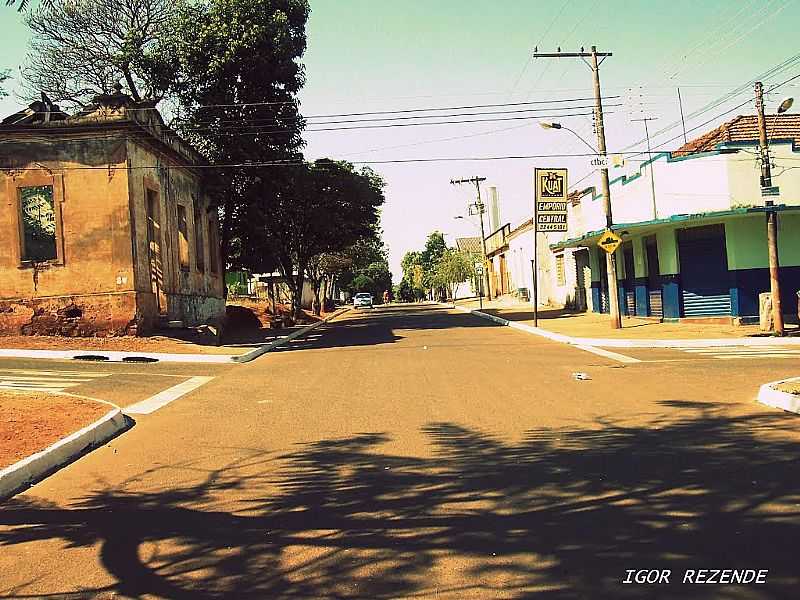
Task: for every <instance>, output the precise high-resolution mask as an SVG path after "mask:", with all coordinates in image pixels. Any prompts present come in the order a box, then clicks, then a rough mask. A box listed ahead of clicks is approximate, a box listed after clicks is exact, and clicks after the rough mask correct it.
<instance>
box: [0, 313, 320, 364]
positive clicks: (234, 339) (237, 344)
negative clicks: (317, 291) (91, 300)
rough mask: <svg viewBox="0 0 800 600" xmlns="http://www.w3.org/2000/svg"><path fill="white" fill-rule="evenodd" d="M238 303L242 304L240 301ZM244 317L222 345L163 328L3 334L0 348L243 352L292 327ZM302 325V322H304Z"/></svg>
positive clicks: (309, 320)
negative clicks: (111, 333)
mask: <svg viewBox="0 0 800 600" xmlns="http://www.w3.org/2000/svg"><path fill="white" fill-rule="evenodd" d="M236 306H240V305H239V304H237V305H236ZM244 311H246V312H245V315H247V316H246V317H245V318H242V314H241V313H238V314H237V315H236V317H235V322H234V323H232V324H231V326H230V327H228V328H226V330H225V334H224V336H223V339H222V343H221V344H220V345H214V344H213V343H212V340H210V339H209V338H207V337H203V336H202V335H200V334H199V333H198V332H196V331H195V330H192V329H186V330H175V331H161V332H159V334H158V335H152V336H145V337H133V336H120V337H105V338H101V337H90V338H80V337H75V338H72V337H61V336H36V335H33V336H28V335H9V336H2V337H0V348H24V349H26V350H85V351H87V352H90V351H92V350H94V351H101V352H102V351H105V352H115V351H117V352H158V353H169V354H244V353H245V352H248V351H250V350H252V349H253V348H256V347H258V346H260V345H262V344H267V343H269V342H271V341H273V340H274V339H275V338H276V337H280V336H282V335H286V334H287V333H289V332H291V331H292V330H293V329H292V328H287V327H284V328H281V329H272V328H269V327H266V326H265V324H268V323H269V320H268V316H266V315H264V314H261V311H259V310H257V309H256V308H255V307H251V306H246V307H244ZM330 314H331V313H322V315H321V316H320V317H317V316H315V315H313V314H310V313H309V314H306V315H305V317H304V319H303V323H302V324H306V323H314V322H315V321H319V320H320V319H324V318H325V317H327V316H330ZM302 324H301V325H302Z"/></svg>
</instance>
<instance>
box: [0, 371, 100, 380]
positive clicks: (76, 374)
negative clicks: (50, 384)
mask: <svg viewBox="0 0 800 600" xmlns="http://www.w3.org/2000/svg"><path fill="white" fill-rule="evenodd" d="M0 373H13V374H19V375H35V376H42V375H45V376H50V375H56V376H62V375H63V376H69V377H86V378H88V379H92V378H94V377H109V376H110V375H111V373H96V372H93V371H70V370H67V369H64V370H63V371H62V370H57V371H46V370H41V371H40V370H39V369H0Z"/></svg>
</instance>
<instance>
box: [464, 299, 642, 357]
mask: <svg viewBox="0 0 800 600" xmlns="http://www.w3.org/2000/svg"><path fill="white" fill-rule="evenodd" d="M456 310H460V311H462V312H468V313H471V314H473V315H475V316H476V317H481V318H483V319H488V320H489V321H494V322H495V323H497V324H499V325H505V326H507V327H510V328H511V329H518V330H519V331H524V332H526V333H532V334H534V335H538V336H540V337H543V338H547V339H549V340H552V341H554V342H561V343H562V344H568V345H570V346H574V347H575V348H579V349H580V350H584V351H586V352H591V353H592V354H597V355H599V356H604V357H605V358H610V359H611V360H616V361H617V362H621V363H628V364H630V363H638V362H642V361H641V360H639V359H638V358H633V357H632V356H625V355H624V354H618V353H616V352H609V351H608V350H603V349H601V348H597V347H596V346H593V345H591V344H577V343H575V338H571V337H569V336H566V335H562V334H560V333H553V332H552V331H547V330H546V329H541V328H539V327H533V326H531V325H528V324H526V323H520V322H518V321H509V320H508V319H503V318H501V317H496V316H494V315H490V314H488V313H485V312H481V311H479V310H469V309H464V308H461V307H460V306H457V307H456Z"/></svg>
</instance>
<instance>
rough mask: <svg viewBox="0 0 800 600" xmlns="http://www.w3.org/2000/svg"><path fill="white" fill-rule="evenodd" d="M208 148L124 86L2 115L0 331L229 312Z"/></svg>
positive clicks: (191, 320) (127, 328)
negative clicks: (69, 108)
mask: <svg viewBox="0 0 800 600" xmlns="http://www.w3.org/2000/svg"><path fill="white" fill-rule="evenodd" d="M200 166H202V159H201V157H200V155H199V154H198V153H197V152H196V151H195V150H194V149H192V148H191V147H190V146H189V145H188V144H187V143H186V142H184V141H183V140H181V139H180V138H179V137H178V136H177V135H176V134H175V133H174V132H172V131H171V130H170V129H169V128H168V127H166V126H165V125H164V122H163V120H162V119H161V117H160V115H159V114H158V112H157V111H156V110H155V109H154V108H153V107H152V106H149V105H144V104H136V103H134V102H133V101H132V99H131V98H130V97H128V96H127V95H125V94H123V93H121V91H120V90H119V89H118V90H117V92H116V93H114V94H108V95H103V96H98V97H97V98H96V99H95V102H94V103H93V104H92V105H91V106H89V107H87V109H85V110H83V111H82V112H80V113H78V114H76V115H73V116H69V115H67V114H65V113H63V112H62V111H60V110H59V109H58V107H57V106H54V105H52V104H51V103H50V102H49V101H47V99H46V98H44V97H43V101H42V102H36V103H34V104H32V105H31V107H30V108H28V109H26V110H24V111H22V112H20V113H17V114H15V115H12V116H10V117H8V118H6V119H5V120H4V121H3V122H2V125H0V235H2V238H3V243H2V244H0V333H5V334H9V333H23V334H61V335H72V336H83V335H107V334H134V333H138V334H142V333H147V332H150V331H152V330H153V329H155V328H156V327H158V325H159V323H161V324H166V322H168V321H172V322H173V324H175V322H182V323H183V324H185V325H186V326H192V325H198V324H201V323H204V322H206V321H209V320H216V319H220V318H221V317H222V316H223V315H224V311H225V302H224V298H223V289H224V286H223V281H222V261H221V256H220V252H219V243H218V229H217V227H218V225H217V217H216V211H214V210H213V209H212V207H211V206H210V204H209V199H208V197H207V195H206V193H205V191H204V187H203V181H202V177H201V176H202V169H200V168H198V167H200Z"/></svg>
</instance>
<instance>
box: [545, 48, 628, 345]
mask: <svg viewBox="0 0 800 600" xmlns="http://www.w3.org/2000/svg"><path fill="white" fill-rule="evenodd" d="M609 56H612V53H611V52H598V51H597V47H596V46H592V48H591V52H584V50H583V48H581V51H580V52H555V53H546V52H538V51H537V49H534V52H533V57H534V58H540V57H541V58H580V59H581V60H582V61H583V62H585V63H586V64H587V65H589V68H590V69H591V70H592V78H593V80H594V110H595V122H596V126H597V148H598V150H599V152H598V154H599V155H600V156H601V157H606V156H607V154H606V133H605V128H604V126H603V98H602V95H601V93H600V65H601V64H602V62H603V60H605V59H606V58H608V57H609ZM587 58H589V59H590V61H589V62H587V61H586V59H587ZM598 58H600V59H601V60H600V61H598ZM604 162H605V161H604ZM600 183H601V186H602V192H603V211H604V212H605V215H606V228H607V229H611V226H612V225H613V223H614V219H613V216H612V214H611V189H610V187H611V186H610V185H609V183H608V166H604V167H603V168H602V169H600ZM606 275H607V276H608V277H607V278H608V304H609V307H608V310H609V313H610V314H611V328H612V329H620V328H621V327H622V319H621V318H620V313H619V288H618V287H617V260H616V257H615V256H614V254H613V253H606Z"/></svg>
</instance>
